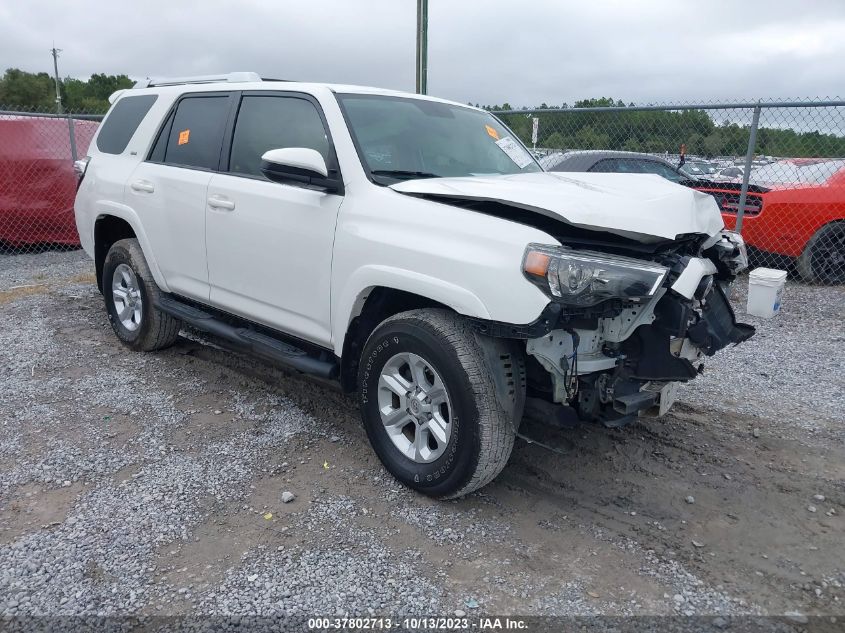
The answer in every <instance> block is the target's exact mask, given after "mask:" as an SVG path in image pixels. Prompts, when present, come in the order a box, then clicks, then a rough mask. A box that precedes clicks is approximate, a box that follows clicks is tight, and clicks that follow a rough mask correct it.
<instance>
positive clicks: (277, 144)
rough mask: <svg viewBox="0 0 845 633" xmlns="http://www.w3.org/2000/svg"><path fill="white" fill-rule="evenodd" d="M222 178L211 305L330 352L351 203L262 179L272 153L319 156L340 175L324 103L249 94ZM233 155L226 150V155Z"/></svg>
mask: <svg viewBox="0 0 845 633" xmlns="http://www.w3.org/2000/svg"><path fill="white" fill-rule="evenodd" d="M228 142H229V145H230V146H229V147H228V148H226V149H224V164H223V165H221V173H217V174H214V175H213V176H212V177H211V181H210V182H209V186H208V195H207V210H206V214H207V219H206V248H207V252H208V275H209V283H210V293H211V304H212V305H214V306H216V307H219V308H221V309H223V310H226V311H229V312H232V313H234V314H237V315H240V316H243V317H246V318H248V319H251V320H253V321H256V322H258V323H261V324H264V325H268V326H270V327H273V328H275V329H279V330H282V331H284V332H286V333H288V334H292V335H294V336H297V337H299V338H302V339H305V340H308V341H311V342H313V343H317V344H319V345H324V346H328V345H330V343H331V328H330V291H331V288H330V280H331V265H332V247H333V244H334V231H335V225H336V222H337V214H338V210H339V209H340V205H341V202H342V200H343V197H342V196H340V195H336V194H329V193H326V192H324V191H320V190H315V189H311V188H306V187H304V186H300V185H296V184H280V183H276V182H271V181H269V180H267V179H266V178H265V177H264V176H263V175H262V174H261V169H260V167H261V155H262V154H264V152H266V151H267V150H270V149H278V148H285V147H305V148H309V149H314V150H317V151H318V152H320V154H321V155H322V156H323V158H324V159H325V160H326V165H327V166H328V169H329V171H330V174H331V172H334V174H333V175H334V176H339V174H338V171H337V170H338V167H337V159H336V157H335V153H334V149H333V147H332V143H331V137H330V134H329V131H328V127H327V126H326V123H325V119H324V117H323V114H322V110H321V108H320V106H319V103H318V102H317V101H316V100H315V99H314V98H313V97H310V96H309V95H304V94H301V93H276V92H266V91H262V92H244V93H243V94H242V95H241V99H240V104H239V107H238V111H237V118H236V119H235V121H234V124H233V129H232V133H231V138H230V140H229V141H228ZM227 149H228V151H227Z"/></svg>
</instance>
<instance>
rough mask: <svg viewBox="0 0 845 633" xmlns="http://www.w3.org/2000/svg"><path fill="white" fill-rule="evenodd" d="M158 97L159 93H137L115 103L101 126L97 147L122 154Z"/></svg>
mask: <svg viewBox="0 0 845 633" xmlns="http://www.w3.org/2000/svg"><path fill="white" fill-rule="evenodd" d="M157 98H158V96H157V95H136V96H134V97H123V98H122V99H120V100H119V101H118V102H117V103H116V104H114V107H113V108H112V109H111V112H109V115H108V116H107V117H106V120H105V121H103V125H102V127H100V133H99V134H98V135H97V149H99V150H100V151H101V152H105V153H106V154H122V153H123V150H125V149H126V146H127V145H129V140H130V139H131V138H132V135H133V134H135V130H137V129H138V126H139V125H140V124H141V121H143V120H144V117H145V116H147V112H149V111H150V108H152V107H153V104H154V103H155V101H156V99H157Z"/></svg>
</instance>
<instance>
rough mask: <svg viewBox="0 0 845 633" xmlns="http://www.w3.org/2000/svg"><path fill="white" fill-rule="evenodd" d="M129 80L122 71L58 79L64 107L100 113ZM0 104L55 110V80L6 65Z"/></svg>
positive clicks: (127, 86)
mask: <svg viewBox="0 0 845 633" xmlns="http://www.w3.org/2000/svg"><path fill="white" fill-rule="evenodd" d="M132 83H133V82H132V80H131V79H129V77H127V76H126V75H105V74H93V75H91V78H90V79H88V80H80V79H75V78H73V77H67V78H65V79H64V80H62V81H61V82H60V85H59V90H60V93H61V95H62V104H63V105H64V107H65V109H66V110H68V111H71V112H74V111H85V112H92V113H101V112H105V111H106V110H108V108H109V101H108V99H109V95H111V94H112V93H113V92H115V91H116V90H120V89H123V88H130V87H132ZM0 106H2V107H4V108H12V109H14V108H23V109H27V110H38V111H43V112H55V110H56V86H55V81H54V80H53V78H52V77H50V76H49V75H48V74H47V73H28V72H25V71H23V70H20V69H18V68H9V69H8V70H6V72H5V73H4V74H3V76H2V77H0Z"/></svg>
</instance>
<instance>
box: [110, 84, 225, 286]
mask: <svg viewBox="0 0 845 633" xmlns="http://www.w3.org/2000/svg"><path fill="white" fill-rule="evenodd" d="M233 99H234V96H233V95H231V94H229V93H194V94H191V95H186V96H184V97H183V98H181V99H179V100H178V101H177V102H176V104H175V105H174V107H173V109H172V110H171V112H170V114H169V115H168V117H167V118H166V119H165V122H164V124H163V125H162V128H161V130H160V131H159V134H158V137H157V139H156V142H155V144H154V145H153V148H152V150H151V151H150V154H149V156H148V157H147V160H146V161H144V162H142V163H140V164H139V165H138V167H136V168H135V170H134V171H133V173H132V175H131V176H130V178H129V182H128V184H127V187H126V200H127V201H128V204H129V205H130V206H132V207H133V208H134V209H135V210H136V212H137V213H138V216H139V217H140V218H141V222H142V225H143V227H144V230H145V232H146V234H147V239H148V241H149V244H150V248H151V249H152V251H153V253H152V256H153V257H155V260H156V262H157V263H158V266H159V268H160V270H161V273H162V275H163V276H164V279H165V281H166V282H167V285H168V286H169V287H170V290H171V291H172V292H174V293H177V294H181V295H184V296H186V297H190V298H192V299H198V300H201V301H208V297H209V286H208V266H207V263H206V245H205V221H206V218H205V209H206V204H207V203H206V192H207V189H208V183H209V181H210V180H211V174H212V172H213V171H214V170H216V169H217V168H218V166H219V162H220V150H221V147H222V144H223V136H224V131H225V129H226V123H227V120H228V118H229V113H230V110H231V103H232V100H233Z"/></svg>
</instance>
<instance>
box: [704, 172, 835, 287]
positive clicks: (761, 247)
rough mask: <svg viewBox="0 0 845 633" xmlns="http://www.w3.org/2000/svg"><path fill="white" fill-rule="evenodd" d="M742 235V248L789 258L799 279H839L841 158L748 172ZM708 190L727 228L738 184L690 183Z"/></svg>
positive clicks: (736, 205)
mask: <svg viewBox="0 0 845 633" xmlns="http://www.w3.org/2000/svg"><path fill="white" fill-rule="evenodd" d="M750 180H751V182H752V183H753V184H751V185H749V189H748V195H747V196H746V201H745V214H744V217H743V221H742V236H743V237H744V238H745V241H746V243H747V244H748V246H750V247H752V248H753V249H756V250H758V251H762V253H763V254H764V260H765V259H767V258H766V257H765V254H769V255H771V256H781V257H784V258H788V259H789V260H792V261H794V262H795V269H796V271H797V272H798V274H799V275H800V276H801V278H802V279H804V280H805V281H810V282H816V283H845V160H841V159H827V158H794V159H789V160H781V161H777V162H775V163H771V164H769V165H765V166H763V167H760V168H758V169H755V170H754V171H753V172H752V173H751V177H750ZM693 186H694V187H695V188H696V189H698V190H699V191H706V192H707V193H710V194H712V195H713V196H714V197H715V198H716V201H717V202H718V203H719V208H720V209H721V210H722V217H723V218H724V220H725V225H726V226H727V227H728V228H733V227H734V226H735V225H736V212H737V210H738V208H739V193H740V185H739V184H736V183H720V182H713V183H706V184H705V183H704V182H702V181H697V182H696V183H695V184H694V185H693Z"/></svg>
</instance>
